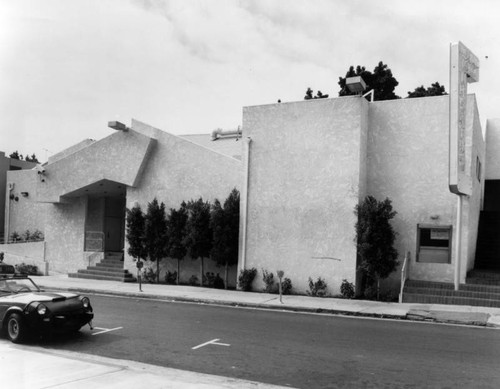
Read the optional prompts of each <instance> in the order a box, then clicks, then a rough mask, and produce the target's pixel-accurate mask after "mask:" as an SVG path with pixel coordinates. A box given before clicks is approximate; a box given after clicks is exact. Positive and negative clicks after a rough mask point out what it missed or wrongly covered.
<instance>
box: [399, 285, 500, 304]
mask: <svg viewBox="0 0 500 389" xmlns="http://www.w3.org/2000/svg"><path fill="white" fill-rule="evenodd" d="M405 292H406V293H408V294H413V295H417V294H418V295H427V296H429V295H431V296H442V297H457V298H459V297H465V298H475V299H486V300H497V301H499V302H500V288H498V289H497V290H488V289H487V288H485V289H484V290H482V291H476V290H453V289H429V288H412V287H409V288H405ZM403 296H404V293H403Z"/></svg>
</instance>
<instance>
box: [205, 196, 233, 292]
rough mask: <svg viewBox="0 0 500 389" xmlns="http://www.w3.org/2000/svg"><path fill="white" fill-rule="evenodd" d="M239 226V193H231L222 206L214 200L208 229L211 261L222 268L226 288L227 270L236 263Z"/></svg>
mask: <svg viewBox="0 0 500 389" xmlns="http://www.w3.org/2000/svg"><path fill="white" fill-rule="evenodd" d="M239 226H240V192H239V191H238V190H237V189H236V188H235V189H233V190H232V191H231V193H230V194H229V196H228V197H227V199H226V200H225V201H224V205H222V204H221V203H220V201H219V200H215V202H214V204H213V206H212V215H211V218H210V227H211V229H212V232H213V246H212V250H211V251H210V254H211V257H212V259H213V260H214V261H215V262H216V263H217V265H218V266H224V284H225V288H226V289H227V286H228V268H229V266H231V265H235V264H237V263H238V238H239Z"/></svg>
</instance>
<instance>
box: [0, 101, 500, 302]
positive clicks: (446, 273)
mask: <svg viewBox="0 0 500 389" xmlns="http://www.w3.org/2000/svg"><path fill="white" fill-rule="evenodd" d="M466 118H467V121H466V122H467V128H466V145H467V147H466V161H467V169H468V174H469V175H470V176H471V178H472V194H471V195H470V196H468V197H467V198H465V199H464V207H463V220H462V236H461V241H462V248H461V250H462V255H461V258H462V261H461V264H460V283H466V277H467V272H468V271H470V270H472V269H474V268H477V267H478V265H479V266H480V267H481V266H483V267H488V266H489V267H490V268H491V267H492V268H493V269H497V268H496V266H497V265H496V263H493V265H491V263H489V262H488V261H486V260H485V258H484V257H481V258H478V255H477V253H478V250H479V247H478V242H481V239H479V238H478V231H481V229H480V228H479V226H480V219H487V218H488V217H490V218H491V217H493V218H494V217H496V212H495V211H497V210H500V201H499V200H498V199H499V193H500V190H499V188H500V185H499V183H500V169H499V165H500V158H499V157H500V153H499V152H500V121H499V120H492V121H488V124H487V126H486V128H485V129H482V128H481V122H480V119H479V113H478V108H477V104H476V99H475V96H474V95H469V96H468V101H467V112H466ZM448 153H449V96H438V97H425V98H415V99H400V100H390V101H376V102H369V101H367V100H366V99H365V98H362V97H360V96H351V97H339V98H332V99H314V100H306V101H297V102H289V103H277V104H270V105H262V106H254V107H245V108H244V109H243V117H242V128H241V134H239V133H237V135H236V136H235V137H229V138H228V139H218V140H211V138H210V135H209V134H207V135H204V136H203V135H199V136H186V137H179V136H174V135H171V134H168V133H166V132H163V131H161V130H159V129H155V128H153V127H150V126H148V125H146V124H144V123H141V122H138V121H135V120H134V121H132V124H131V126H130V129H129V130H128V131H118V132H117V133H114V134H112V135H111V136H109V137H106V138H104V139H102V140H100V141H97V142H94V141H84V142H82V143H80V144H78V145H75V146H74V147H73V148H70V149H68V150H65V151H63V152H61V153H60V154H58V155H56V156H54V157H52V158H51V159H50V160H49V161H48V163H47V164H46V165H45V166H44V169H45V172H44V174H43V175H40V174H37V172H36V171H33V170H30V171H20V172H8V174H7V181H8V182H9V183H12V184H13V189H12V190H13V191H15V192H16V193H17V192H21V191H22V192H28V193H29V196H28V197H23V198H22V199H21V200H22V201H19V202H18V203H16V204H14V203H12V202H10V201H8V200H7V201H6V204H5V213H6V214H7V213H8V215H9V223H8V225H5V231H6V233H7V232H9V233H12V231H23V230H25V229H34V228H37V229H40V230H43V231H44V234H45V242H44V243H43V244H42V243H37V244H38V246H36V247H35V246H33V245H34V244H31V245H32V246H33V247H31V248H29V247H28V246H27V245H29V244H25V247H26V248H25V250H31V251H30V254H29V257H31V258H33V261H35V262H36V261H39V263H44V264H48V270H49V271H52V272H60V273H72V272H76V271H77V270H79V269H82V268H85V267H86V266H88V265H89V259H90V261H91V262H93V263H94V262H96V261H99V260H100V259H101V258H102V257H104V253H105V252H108V251H109V252H117V251H121V250H123V249H124V248H125V245H126V243H125V239H124V228H125V227H124V226H125V224H124V223H125V222H124V218H125V207H132V206H133V205H134V204H140V205H141V206H142V208H143V209H145V208H146V205H147V203H148V202H150V201H151V200H152V199H153V198H155V197H156V198H157V199H158V200H159V201H163V202H164V203H165V204H166V206H167V209H168V208H170V207H172V208H175V207H178V205H179V204H180V202H182V201H185V200H189V199H192V198H193V199H194V198H198V197H200V196H202V197H203V198H204V199H207V200H210V201H213V200H214V199H215V198H219V199H224V198H225V197H226V196H227V195H228V194H229V192H230V191H231V189H232V188H234V187H236V188H237V189H239V190H240V192H241V199H242V200H241V212H240V258H239V265H238V269H242V268H251V267H255V268H256V269H257V270H258V271H259V276H258V277H257V279H256V281H255V287H256V288H257V289H259V288H261V287H262V286H263V284H262V280H261V271H262V269H266V270H268V271H272V272H276V270H283V271H285V276H286V277H289V278H290V279H291V280H292V283H293V286H294V291H295V292H296V293H305V292H306V290H307V281H308V278H309V277H312V278H313V279H316V278H317V277H319V276H321V277H322V278H324V279H325V280H326V282H327V283H328V291H329V293H330V294H332V295H335V294H338V293H339V287H340V284H341V282H342V280H343V279H347V280H348V281H350V282H353V283H355V282H356V279H357V265H358V259H357V255H356V244H355V230H354V225H355V223H356V216H355V214H354V208H355V206H356V205H357V204H358V203H359V202H360V201H361V200H362V199H363V198H364V197H365V196H367V195H372V196H374V197H376V198H377V199H379V200H383V199H385V198H386V197H388V198H389V199H391V200H392V204H393V207H394V210H395V211H397V216H396V217H395V219H394V223H393V225H394V228H395V230H396V232H397V234H398V235H397V240H396V249H397V250H398V252H399V258H400V261H402V260H403V258H404V257H405V253H407V252H410V253H411V256H410V257H411V263H410V264H409V268H410V275H409V276H410V278H411V279H414V280H425V281H435V282H448V283H452V282H453V277H454V260H455V258H456V255H455V253H454V250H455V249H454V247H455V246H454V245H453V242H454V241H455V240H456V239H458V237H457V236H456V223H457V221H456V215H457V209H456V207H457V201H456V196H455V195H454V194H452V193H450V190H449V187H448ZM7 198H8V196H7ZM484 215H486V216H484ZM491 228H494V227H491V224H490V227H488V225H485V226H483V230H484V231H486V230H488V229H489V230H491ZM484 231H483V232H482V233H483V234H486V233H487V232H484ZM95 233H97V236H99V234H102V236H104V237H105V239H104V244H103V245H102V247H101V246H98V247H92V244H93V243H95V242H94V241H93V240H92V239H93V238H95V236H96V235H95ZM14 246H16V247H18V248H14ZM20 247H21V246H20V245H4V246H3V247H2V248H0V250H3V251H5V252H6V253H7V254H9V253H12V255H11V257H10V258H11V260H12V261H16V260H17V259H16V258H17V257H16V255H15V251H16V250H21V248H20ZM96 252H99V253H102V254H99V255H96V254H95V253H96ZM167 262H168V261H167ZM487 262H488V263H487ZM490 262H491V261H490ZM207 263H209V261H207ZM490 265H491V266H490ZM168 266H169V265H166V266H165V267H164V270H166V269H167V268H168ZM123 268H124V269H127V270H129V271H131V272H133V273H135V266H134V263H133V261H132V259H131V258H129V256H128V255H127V254H126V250H125V260H124V262H123ZM197 269H198V266H197V265H196V264H195V262H194V261H192V260H191V259H186V260H184V261H183V274H182V277H184V282H185V281H186V279H187V278H189V276H190V275H191V274H197V273H196V272H197ZM212 269H215V268H213V267H212ZM498 269H500V267H498ZM212 271H217V270H212ZM236 273H237V269H236V268H234V269H232V272H231V282H230V285H232V286H234V285H235V284H236V275H237V274H236ZM399 280H400V275H399V272H396V273H394V275H393V276H391V277H390V279H389V280H388V281H387V282H386V284H385V287H386V288H392V289H393V290H397V289H398V288H399V282H400V281H399Z"/></svg>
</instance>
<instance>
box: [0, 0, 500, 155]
mask: <svg viewBox="0 0 500 389" xmlns="http://www.w3.org/2000/svg"><path fill="white" fill-rule="evenodd" d="M499 11H500V2H498V1H496V0H475V1H462V0H450V1H449V0H430V1H428V0H418V1H417V0H405V1H401V0H377V1H374V0H172V1H169V0H0V151H5V153H6V154H7V155H8V154H10V153H12V152H13V151H15V150H18V151H19V152H20V153H21V154H23V155H26V154H30V155H31V154H33V153H35V154H36V155H37V157H38V159H40V160H41V161H46V159H47V158H48V157H50V155H52V154H55V153H57V152H59V151H61V150H63V149H65V148H67V147H70V146H72V145H73V144H75V143H78V142H80V141H82V140H84V139H87V138H90V139H97V140H98V139H102V138H104V137H106V136H108V135H110V134H111V133H112V132H113V130H111V129H109V128H108V127H107V123H108V121H113V120H118V121H121V122H123V123H125V124H127V125H130V122H131V119H132V118H134V119H138V120H140V121H143V122H145V123H148V124H150V125H152V126H155V127H157V128H160V129H162V130H164V131H167V132H170V133H172V134H176V135H183V134H204V133H205V134H209V133H211V132H212V131H213V130H214V129H217V128H222V129H234V128H236V127H237V126H238V125H241V122H242V108H243V107H244V106H252V105H261V104H272V103H276V102H277V101H278V99H280V100H281V101H283V102H287V101H299V100H302V99H303V97H304V94H305V91H306V90H307V88H308V87H310V88H312V89H313V90H314V91H315V92H316V91H317V90H321V91H322V92H323V93H324V94H329V95H330V97H336V96H338V92H339V86H338V84H337V83H338V79H339V77H341V76H345V73H346V72H347V70H348V69H349V66H351V65H354V66H356V65H362V66H365V67H366V68H367V69H368V70H373V68H374V67H375V66H376V65H377V64H378V62H379V61H383V62H384V63H385V64H387V65H388V67H389V68H390V69H391V70H392V73H393V75H394V76H395V78H396V79H397V80H398V81H399V85H398V87H397V88H396V94H398V95H399V96H401V97H405V96H407V94H408V91H412V90H414V89H415V88H416V87H418V86H421V85H424V86H425V87H428V86H430V85H431V84H432V83H434V82H436V81H437V82H439V83H440V84H442V85H444V86H445V88H446V90H447V91H448V90H449V45H450V43H452V42H457V41H462V42H463V43H464V44H465V45H466V46H467V47H468V48H469V49H470V50H471V51H472V52H473V53H474V54H475V55H476V56H477V57H478V58H479V60H480V81H479V83H474V84H470V85H469V92H471V93H476V96H477V100H478V106H479V115H480V118H481V123H482V125H483V127H484V126H485V122H486V119H487V118H498V117H500V94H499V93H498V92H497V91H500V76H499V74H498V71H497V72H495V70H497V69H500V23H498V15H500V12H499ZM483 130H484V128H483Z"/></svg>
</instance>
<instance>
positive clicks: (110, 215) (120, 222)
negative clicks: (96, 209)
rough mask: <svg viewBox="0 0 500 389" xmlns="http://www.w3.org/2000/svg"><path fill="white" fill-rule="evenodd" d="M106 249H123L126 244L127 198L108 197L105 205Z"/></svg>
mask: <svg viewBox="0 0 500 389" xmlns="http://www.w3.org/2000/svg"><path fill="white" fill-rule="evenodd" d="M104 239H105V246H104V249H105V251H107V252H109V251H121V250H122V249H123V247H124V245H125V199H124V198H123V197H106V198H105V206H104Z"/></svg>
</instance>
